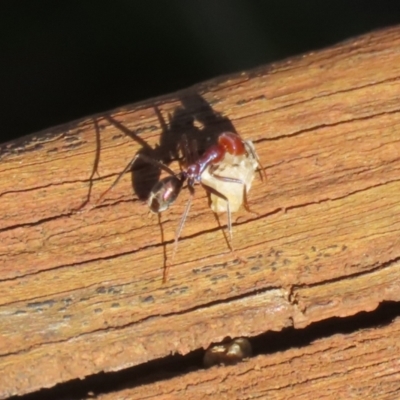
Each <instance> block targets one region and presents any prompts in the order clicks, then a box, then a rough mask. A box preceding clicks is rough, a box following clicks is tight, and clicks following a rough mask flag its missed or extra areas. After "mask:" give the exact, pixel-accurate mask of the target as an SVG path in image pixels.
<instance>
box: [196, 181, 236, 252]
mask: <svg viewBox="0 0 400 400" xmlns="http://www.w3.org/2000/svg"><path fill="white" fill-rule="evenodd" d="M232 179H234V178H232ZM234 181H237V180H234ZM201 185H202V186H203V188H204V189H205V190H206V191H207V192H208V193H212V194H215V195H216V196H217V197H219V198H220V199H222V200H225V201H226V210H227V213H228V230H229V238H230V241H231V242H232V239H233V234H232V215H231V210H230V206H229V199H228V198H227V197H226V196H225V195H223V194H222V193H220V192H218V190H216V189H214V188H212V187H210V186H207V185H206V184H204V183H203V182H201ZM231 247H232V246H231Z"/></svg>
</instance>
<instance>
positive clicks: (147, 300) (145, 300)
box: [140, 296, 154, 303]
mask: <svg viewBox="0 0 400 400" xmlns="http://www.w3.org/2000/svg"><path fill="white" fill-rule="evenodd" d="M140 301H141V302H142V303H154V297H153V296H146V297H141V298H140Z"/></svg>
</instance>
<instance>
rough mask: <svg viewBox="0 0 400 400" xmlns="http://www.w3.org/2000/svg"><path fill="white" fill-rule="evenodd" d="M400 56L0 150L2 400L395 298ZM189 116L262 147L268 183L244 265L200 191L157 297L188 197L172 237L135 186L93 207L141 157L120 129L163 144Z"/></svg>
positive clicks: (274, 78)
mask: <svg viewBox="0 0 400 400" xmlns="http://www.w3.org/2000/svg"><path fill="white" fill-rule="evenodd" d="M399 45H400V30H399V29H391V30H386V31H382V32H378V33H373V34H370V35H365V36H363V37H361V38H358V39H355V40H353V41H350V42H347V43H344V44H341V45H338V46H335V47H333V48H331V49H327V50H324V51H321V52H317V53H313V54H308V55H306V56H304V57H299V58H296V59H293V60H287V61H285V62H283V63H279V64H276V65H272V66H268V67H263V68H259V69H257V70H254V71H250V72H247V73H243V74H239V75H235V76H232V77H225V78H223V79H218V80H215V81H211V82H208V83H206V84H203V85H199V86H196V87H194V88H191V89H188V90H187V91H182V92H179V93H177V94H173V95H171V96H164V97H162V98H158V99H155V100H151V101H148V102H145V103H142V104H139V105H135V106H129V107H126V108H125V109H120V110H117V111H115V112H113V113H109V114H107V115H99V116H95V117H93V118H89V119H85V120H83V121H80V122H77V123H71V124H69V125H68V126H61V127H57V128H54V129H51V130H48V131H46V132H44V133H41V134H40V135H32V136H31V137H30V138H28V139H24V140H23V141H19V142H15V143H11V144H8V145H6V146H3V148H2V153H1V155H0V160H1V164H0V172H1V174H2V180H1V181H0V208H1V209H2V210H7V211H6V212H5V214H4V216H3V219H2V225H1V229H0V243H1V246H3V251H2V252H1V253H2V254H1V255H0V271H1V272H0V315H6V316H7V318H3V319H1V320H0V332H2V341H1V342H0V372H1V373H0V397H2V398H4V397H7V396H10V395H15V394H23V393H27V392H31V391H34V390H38V389H40V388H43V387H51V386H53V385H55V384H56V383H59V382H65V381H68V380H71V379H75V378H83V377H85V376H87V375H91V374H95V373H98V372H100V371H115V370H120V369H123V368H127V367H129V366H133V365H138V364H140V363H144V362H146V361H149V360H153V359H156V358H161V357H165V356H166V355H168V354H170V353H174V352H178V353H181V354H186V353H188V352H190V351H193V350H195V349H198V348H201V347H203V348H206V347H207V346H208V345H209V344H210V343H211V342H218V341H220V340H222V339H223V338H224V337H226V336H231V337H238V336H248V337H251V336H255V335H259V334H261V333H264V332H266V331H268V330H275V331H279V330H281V329H282V328H284V327H287V326H294V327H296V328H302V327H305V326H307V325H309V324H310V323H312V322H315V321H320V320H323V319H326V318H329V317H333V316H348V315H353V314H355V313H357V312H359V311H370V310H373V309H375V308H376V307H377V305H378V304H379V303H380V302H382V301H384V300H394V301H398V300H399V296H400V293H399V291H398V285H399V282H400V276H399V265H398V264H399V260H400V246H399V239H398V237H399V232H398V231H399V228H400V224H399V222H400V217H399V216H400V202H399V193H400V180H399V172H400V155H399V140H398V132H399V130H400V113H399V109H400V106H399V104H398V93H399V90H400V79H399V77H400V55H399V54H398V53H397V51H396V49H397V48H398V46H399ZM194 94H195V95H194ZM196 96H197V97H196ZM191 98H192V100H191V101H189V100H188V99H191ZM193 99H194V100H193ZM182 105H183V106H185V107H186V111H188V109H190V107H192V108H191V109H190V111H191V113H192V114H193V115H196V116H197V117H196V118H197V119H196V121H195V123H196V124H197V125H196V126H195V127H194V128H193V130H194V131H195V132H196V133H198V132H205V131H206V132H207V134H210V135H212V134H215V132H218V131H219V132H220V131H221V129H225V130H226V129H228V128H229V126H233V127H234V128H235V129H236V130H237V131H238V132H240V134H241V135H242V137H243V138H244V139H246V140H247V139H251V140H253V141H254V142H255V144H256V150H257V153H258V155H259V157H260V159H261V162H262V164H263V165H264V166H265V168H266V171H267V175H268V181H267V182H266V183H265V182H260V181H258V182H255V184H254V187H253V188H252V190H251V193H250V201H251V206H252V209H253V210H254V211H255V212H256V213H257V214H258V216H254V215H248V214H247V213H241V214H240V213H239V218H238V220H237V223H236V224H235V227H234V240H235V250H236V252H237V253H238V255H239V256H240V257H241V258H243V259H245V260H246V261H247V262H246V264H243V263H240V262H239V261H238V259H237V256H236V255H235V254H232V253H230V252H229V251H227V248H226V241H225V240H224V238H223V235H222V234H221V231H220V230H219V229H218V227H217V228H216V226H215V225H216V224H215V218H214V217H213V215H212V213H210V210H209V208H208V206H207V202H206V197H205V195H204V193H202V192H201V191H200V190H198V191H197V195H196V199H195V201H194V204H193V211H192V213H191V214H190V215H189V218H188V221H187V223H186V225H185V231H184V235H183V237H182V240H181V244H180V248H179V252H178V254H177V257H176V265H174V266H173V268H172V269H171V276H170V280H169V281H168V282H167V284H165V285H162V284H161V276H162V269H163V266H164V261H165V254H170V253H171V247H172V241H173V236H174V232H175V229H176V226H177V224H178V222H179V219H180V215H181V212H182V209H183V207H184V204H185V199H184V198H182V199H179V200H178V201H177V204H176V205H174V207H173V208H172V209H171V210H169V212H168V215H167V216H165V217H164V216H163V217H162V227H163V231H164V233H163V239H160V227H159V224H158V221H157V218H153V219H149V218H148V217H147V210H146V208H145V207H144V206H143V204H142V203H141V202H139V201H138V200H137V197H134V200H133V201H132V187H131V185H130V182H129V179H128V177H126V179H125V178H124V179H123V181H122V182H121V184H120V185H119V186H118V187H116V188H115V190H114V191H113V192H112V193H110V196H109V197H108V198H107V199H106V201H105V202H104V204H99V205H96V204H95V199H96V198H98V197H99V195H100V193H102V192H103V191H104V190H105V189H106V188H107V187H108V186H109V184H110V183H111V182H112V181H113V180H114V179H115V176H116V175H117V174H118V173H119V172H120V171H121V169H123V168H124V166H125V165H126V163H127V161H128V160H129V159H130V158H132V155H133V154H135V153H137V152H138V151H139V150H140V149H141V147H142V146H141V145H140V144H138V143H136V142H134V141H133V140H131V139H130V138H129V137H127V136H126V135H125V133H127V132H128V131H134V132H136V133H137V134H140V140H142V141H143V143H144V144H143V143H142V145H144V146H150V147H151V148H153V149H154V148H156V147H157V145H158V144H159V143H160V134H161V131H163V132H164V133H165V132H166V131H167V132H168V130H169V127H168V125H165V126H163V124H162V120H163V119H164V121H168V116H171V115H174V111H176V110H177V109H178V110H179V107H182ZM211 106H212V108H211ZM202 113H204V115H203V114H202ZM213 113H214V114H213ZM160 115H162V118H161V119H160ZM182 115H183V114H182ZM181 117H182V116H181ZM203 117H204V118H203ZM207 118H209V119H210V118H211V120H212V121H213V122H212V124H210V125H208V122H207V121H208V120H207ZM178 121H180V122H186V125H185V124H183V126H184V127H187V121H186V120H185V118H184V117H182V118H181V120H179V118H178ZM182 133H187V132H186V131H185V130H181V131H179V129H178V134H182ZM168 141H170V142H171V143H172V142H173V139H171V138H168V137H166V143H164V145H165V146H167V148H169V150H171V148H172V147H171V143H170V144H168ZM168 146H169V147H168ZM96 154H97V157H96ZM95 160H97V161H95ZM145 179H147V180H148V179H149V177H148V176H146V175H145ZM11 182H12V186H10V183H11ZM16 198H18V200H17V201H16ZM82 206H84V207H82ZM155 232H157V234H156V235H155V234H154V233H155ZM164 252H165V253H164ZM38 370H40V371H41V373H40V374H38V373H37V371H38Z"/></svg>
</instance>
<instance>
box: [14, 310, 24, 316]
mask: <svg viewBox="0 0 400 400" xmlns="http://www.w3.org/2000/svg"><path fill="white" fill-rule="evenodd" d="M20 314H26V311H24V310H17V311H15V313H14V315H20Z"/></svg>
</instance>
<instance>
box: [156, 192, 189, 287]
mask: <svg viewBox="0 0 400 400" xmlns="http://www.w3.org/2000/svg"><path fill="white" fill-rule="evenodd" d="M188 188H189V191H190V197H189V200H188V201H187V203H186V207H185V211H184V212H183V214H182V217H181V220H180V222H179V225H178V229H177V230H176V233H175V240H174V248H173V250H172V256H171V262H170V263H168V264H167V265H166V267H165V268H164V275H163V283H166V282H167V278H168V272H169V267H170V266H171V264H173V262H174V258H175V254H176V252H177V250H178V242H179V238H180V236H181V233H182V229H183V226H184V225H185V221H186V218H187V216H188V214H189V211H190V207H191V205H192V199H193V195H194V189H193V187H192V186H188Z"/></svg>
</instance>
